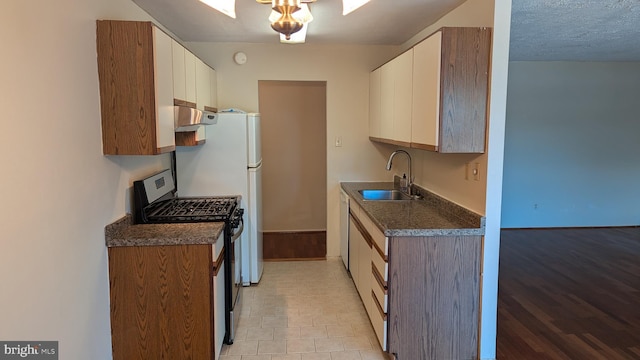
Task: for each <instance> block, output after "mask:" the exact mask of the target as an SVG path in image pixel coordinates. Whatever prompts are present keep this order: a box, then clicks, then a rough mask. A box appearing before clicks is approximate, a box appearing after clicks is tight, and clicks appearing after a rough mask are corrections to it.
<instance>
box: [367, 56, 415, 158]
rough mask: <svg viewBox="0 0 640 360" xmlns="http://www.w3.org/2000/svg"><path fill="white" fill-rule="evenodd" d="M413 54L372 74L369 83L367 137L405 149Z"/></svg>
mask: <svg viewBox="0 0 640 360" xmlns="http://www.w3.org/2000/svg"><path fill="white" fill-rule="evenodd" d="M412 64H413V50H412V49H410V50H408V51H406V52H404V53H403V54H402V55H400V56H398V57H397V58H395V59H393V60H391V61H390V62H388V63H386V64H384V65H382V66H381V67H379V68H378V69H376V70H374V71H373V72H372V73H371V75H370V79H369V101H370V102H369V116H370V119H369V136H370V137H371V138H372V139H373V140H376V141H382V142H388V143H393V144H398V145H405V146H409V144H410V141H411V102H412V98H411V91H412V89H411V86H412V83H413V78H412V71H413V70H412Z"/></svg>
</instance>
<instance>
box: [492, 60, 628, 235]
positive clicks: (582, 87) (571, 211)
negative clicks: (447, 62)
mask: <svg viewBox="0 0 640 360" xmlns="http://www.w3.org/2000/svg"><path fill="white" fill-rule="evenodd" d="M509 73H510V75H511V76H510V77H509V92H508V99H509V101H508V103H507V140H506V144H505V164H504V167H505V169H504V190H503V199H504V202H503V206H502V209H503V211H502V226H503V227H515V228H520V227H562V226H570V227H574V226H627V225H638V224H640V203H639V202H638V199H640V187H639V186H638V180H637V179H638V178H639V177H640V156H639V155H640V141H638V139H639V138H640V121H638V120H639V119H640V117H639V115H638V114H640V102H638V99H640V63H621V62H615V63H614V62H612V63H593V62H592V63H589V62H512V63H510V65H509Z"/></svg>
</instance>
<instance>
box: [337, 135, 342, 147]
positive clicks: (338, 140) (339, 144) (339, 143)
mask: <svg viewBox="0 0 640 360" xmlns="http://www.w3.org/2000/svg"><path fill="white" fill-rule="evenodd" d="M336 147H342V136H336Z"/></svg>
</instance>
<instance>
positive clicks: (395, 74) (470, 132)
mask: <svg viewBox="0 0 640 360" xmlns="http://www.w3.org/2000/svg"><path fill="white" fill-rule="evenodd" d="M490 51H491V29H488V28H473V27H469V28H442V29H440V30H438V31H437V32H436V33H434V34H433V35H431V36H430V37H428V38H427V39H425V40H423V41H422V42H420V43H419V44H417V45H416V46H415V47H413V48H412V49H410V50H408V51H407V52H405V53H403V54H401V55H399V56H398V57H396V58H395V59H393V60H391V61H390V62H388V63H386V64H385V65H383V66H382V67H381V80H380V89H381V90H380V93H381V94H380V97H379V99H378V101H379V104H380V114H381V119H380V129H381V131H380V133H379V134H378V133H377V132H376V130H375V129H371V130H370V137H371V140H373V141H379V142H384V143H389V144H394V145H399V146H404V147H412V148H418V149H423V150H429V151H437V152H442V153H483V152H484V151H485V139H486V134H485V132H486V124H487V121H486V119H487V116H486V112H487V102H488V96H489V95H488V94H489V93H488V78H489V71H490V66H491V65H490ZM375 71H378V70H375ZM372 76H373V75H372ZM374 85H375V86H377V84H375V83H374V81H371V86H374ZM370 91H371V94H372V99H371V101H372V102H374V101H376V99H377V98H375V97H374V95H373V94H375V90H374V89H371V90H370ZM377 106H378V104H375V103H372V104H371V105H370V107H371V108H375V107H377ZM377 121H378V120H377V119H376V120H374V119H371V120H370V124H371V125H376V124H377ZM374 134H378V135H379V136H375V135H374Z"/></svg>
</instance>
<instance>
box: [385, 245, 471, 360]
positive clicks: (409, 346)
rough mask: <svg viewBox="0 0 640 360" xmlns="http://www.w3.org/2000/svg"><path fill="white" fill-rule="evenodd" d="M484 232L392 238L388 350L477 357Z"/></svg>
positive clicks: (435, 359) (411, 355)
mask: <svg viewBox="0 0 640 360" xmlns="http://www.w3.org/2000/svg"><path fill="white" fill-rule="evenodd" d="M481 244H482V237H481V236H434V237H402V238H396V237H393V238H391V239H390V248H389V314H388V327H389V343H388V350H387V351H388V352H390V353H392V354H395V355H396V358H397V359H398V360H405V359H424V360H431V359H432V360H439V359H458V360H471V359H477V358H478V336H479V324H480V312H479V306H480V254H481Z"/></svg>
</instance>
